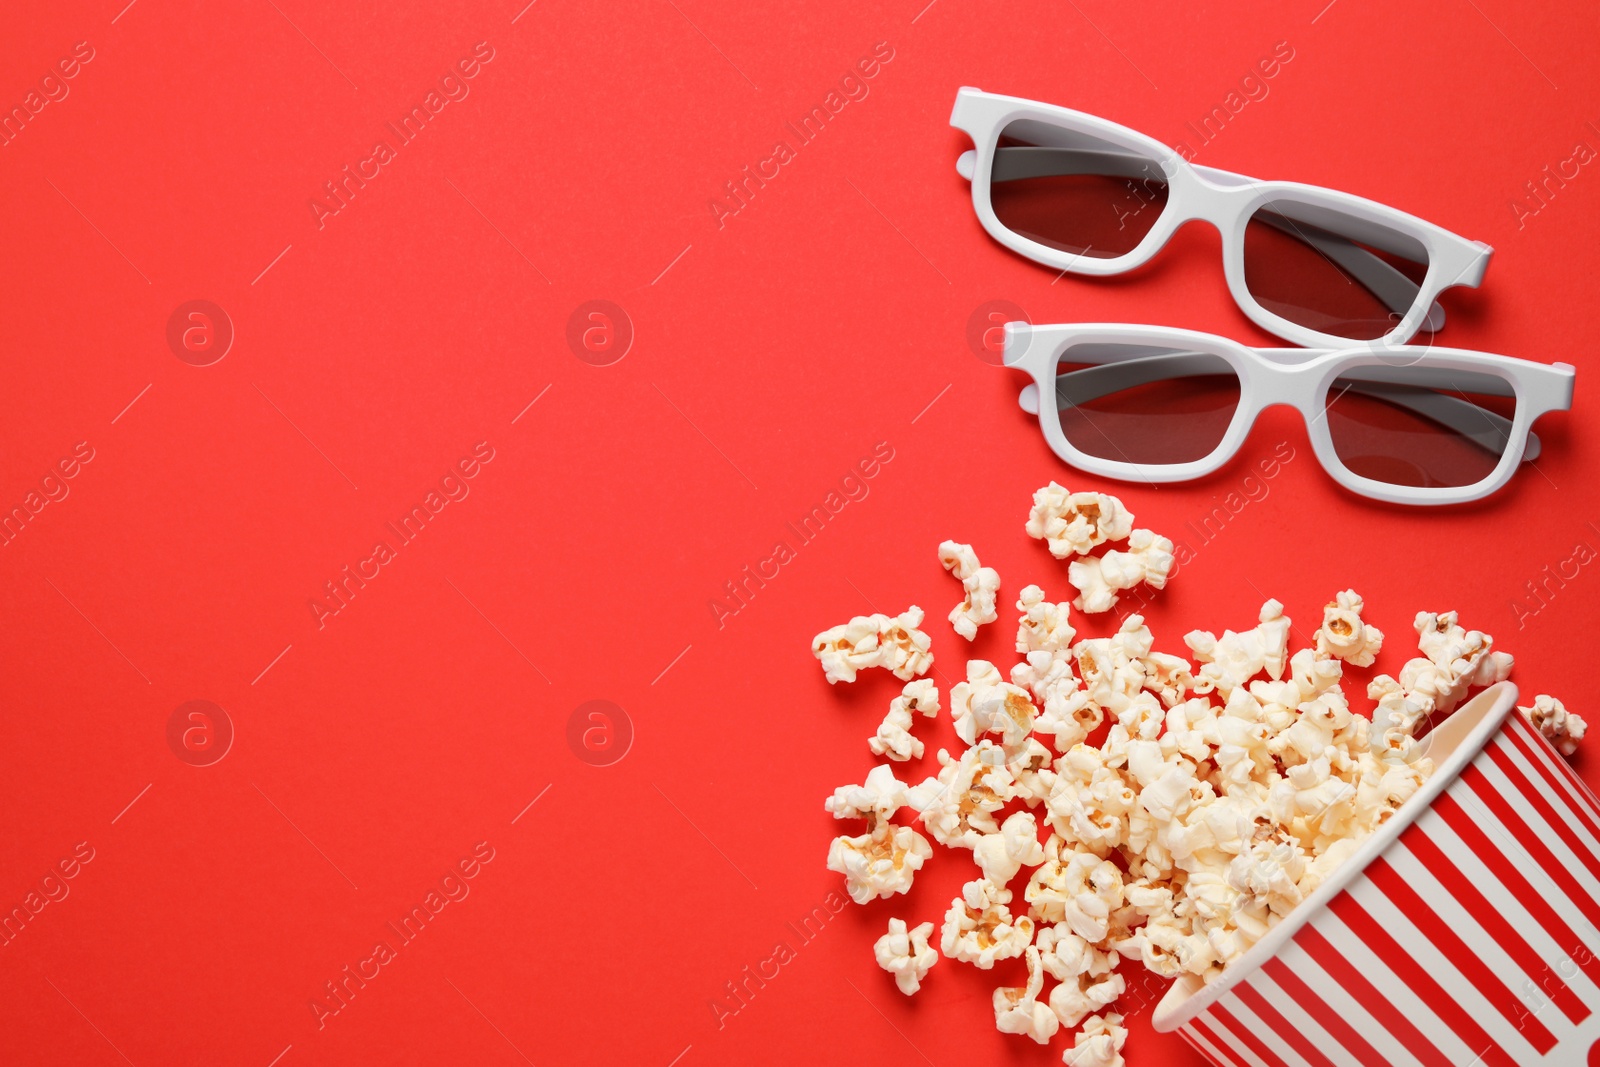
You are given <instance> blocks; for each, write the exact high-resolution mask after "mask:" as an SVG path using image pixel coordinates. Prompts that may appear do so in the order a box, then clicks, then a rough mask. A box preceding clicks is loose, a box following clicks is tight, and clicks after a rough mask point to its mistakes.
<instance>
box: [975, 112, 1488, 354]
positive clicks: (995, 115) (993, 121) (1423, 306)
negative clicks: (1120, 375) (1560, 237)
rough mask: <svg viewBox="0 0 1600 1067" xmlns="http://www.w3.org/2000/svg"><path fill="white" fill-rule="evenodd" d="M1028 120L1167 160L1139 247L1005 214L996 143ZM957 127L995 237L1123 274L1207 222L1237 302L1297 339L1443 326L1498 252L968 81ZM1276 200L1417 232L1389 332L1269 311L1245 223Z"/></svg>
mask: <svg viewBox="0 0 1600 1067" xmlns="http://www.w3.org/2000/svg"><path fill="white" fill-rule="evenodd" d="M1020 119H1030V120H1033V121H1036V122H1041V123H1047V124H1049V125H1052V126H1056V127H1059V128H1061V129H1064V130H1068V131H1072V132H1078V133H1083V134H1087V135H1088V136H1090V137H1094V138H1096V139H1098V140H1101V141H1105V142H1109V143H1110V144H1112V145H1115V146H1117V147H1120V148H1123V149H1125V150H1127V151H1128V152H1129V153H1130V154H1132V155H1134V156H1137V157H1140V158H1143V159H1147V160H1149V161H1151V162H1154V163H1156V164H1158V165H1159V166H1160V167H1161V169H1162V170H1163V171H1164V172H1165V173H1166V178H1167V203H1166V205H1165V207H1164V208H1163V209H1162V211H1161V214H1160V216H1159V217H1158V218H1157V219H1156V221H1155V223H1154V224H1153V225H1152V226H1151V227H1150V231H1149V232H1148V233H1146V234H1145V236H1144V238H1143V240H1141V241H1140V242H1139V244H1138V245H1137V246H1136V247H1134V248H1133V250H1132V251H1130V252H1127V253H1126V254H1124V255H1121V256H1116V257H1113V258H1110V259H1095V258H1092V257H1089V256H1085V255H1083V254H1078V255H1073V254H1072V253H1069V252H1063V251H1061V250H1060V249H1057V248H1052V247H1050V246H1049V245H1046V244H1041V243H1040V242H1038V241H1035V240H1032V239H1031V238H1028V237H1024V236H1023V235H1021V234H1020V233H1017V232H1015V231H1014V230H1011V229H1009V228H1007V227H1006V226H1005V224H1004V223H1002V222H1001V221H1000V220H999V218H998V217H997V216H996V215H995V212H994V206H993V204H992V202H991V200H990V195H989V191H990V176H991V173H992V171H993V166H994V157H995V148H996V145H997V143H998V141H999V139H1000V134H1001V132H1002V131H1004V130H1005V129H1006V127H1007V126H1009V125H1010V124H1011V123H1013V122H1016V121H1018V120H1020ZM950 125H952V126H954V127H955V128H956V129H958V130H962V131H963V132H965V133H966V134H967V136H969V137H971V138H972V143H973V145H974V146H975V149H974V150H973V151H968V152H964V153H962V155H961V157H960V159H959V160H957V163H956V169H957V171H959V172H960V174H961V176H962V177H964V178H966V179H967V180H968V181H970V182H971V183H972V207H973V210H974V211H976V212H977V214H978V218H979V220H980V221H981V222H982V223H983V228H984V229H985V230H987V231H988V232H989V236H991V237H993V238H994V239H995V240H996V241H999V242H1000V243H1001V244H1003V245H1005V246H1006V247H1007V248H1009V249H1011V250H1012V251H1013V252H1017V253H1019V254H1020V255H1024V256H1026V257H1028V258H1029V259H1032V260H1034V261H1035V262H1038V263H1043V264H1045V265H1047V266H1050V267H1054V268H1056V269H1057V270H1060V271H1065V272H1069V273H1073V274H1085V275H1097V276H1104V275H1111V274H1122V273H1124V272H1126V271H1129V270H1132V269H1133V268H1135V267H1138V266H1140V265H1142V264H1143V263H1145V262H1147V261H1148V260H1150V258H1151V257H1153V256H1154V255H1155V254H1156V253H1157V252H1159V251H1160V250H1161V249H1162V247H1163V246H1164V245H1165V244H1166V243H1167V241H1168V240H1169V239H1170V238H1171V237H1172V235H1173V234H1174V233H1176V232H1177V230H1178V228H1179V227H1180V226H1182V225H1183V224H1184V223H1187V222H1195V221H1203V222H1209V223H1211V224H1212V225H1213V226H1215V227H1216V228H1217V230H1218V232H1219V233H1220V234H1221V235H1222V268H1223V274H1224V276H1225V277H1226V279H1227V282H1228V288H1229V290H1230V291H1231V292H1232V293H1233V299H1234V301H1235V302H1236V303H1237V304H1238V305H1239V307H1240V309H1241V310H1242V311H1244V313H1245V314H1246V315H1247V316H1249V317H1250V319H1251V320H1252V321H1253V322H1255V323H1256V324H1257V325H1258V326H1260V327H1262V328H1263V329H1265V330H1267V331H1268V332H1270V333H1273V334H1276V335H1277V336H1279V337H1282V338H1284V339H1285V340H1288V341H1293V342H1294V343H1295V344H1299V345H1306V346H1344V345H1350V344H1356V343H1365V344H1389V345H1395V344H1403V343H1405V342H1407V341H1409V340H1411V338H1413V337H1414V336H1416V334H1417V331H1418V330H1420V329H1421V328H1422V327H1423V326H1424V325H1426V326H1427V328H1428V329H1429V330H1430V331H1436V330H1438V329H1439V328H1440V327H1442V326H1443V325H1444V310H1443V309H1442V308H1440V307H1439V306H1438V305H1437V304H1436V303H1435V301H1436V300H1437V298H1438V296H1439V294H1440V293H1441V292H1443V291H1444V290H1445V289H1449V288H1451V287H1453V286H1457V285H1464V286H1470V287H1473V288H1476V287H1477V286H1478V285H1479V284H1480V283H1481V282H1482V281H1483V272H1484V270H1485V269H1486V268H1487V267H1488V265H1489V259H1490V257H1491V256H1492V255H1493V254H1494V249H1493V248H1491V247H1490V246H1489V245H1486V244H1484V243H1483V242H1481V241H1471V240H1468V239H1467V238H1465V237H1462V236H1460V235H1458V234H1454V233H1451V232H1450V231H1449V230H1446V229H1444V228H1443V227H1441V226H1436V225H1434V224H1433V223H1431V222H1428V221H1427V220H1425V219H1419V218H1417V217H1416V216H1415V215H1408V214H1406V213H1405V212H1403V211H1399V210H1397V209H1395V208H1392V207H1389V206H1387V205H1385V204H1380V203H1377V202H1376V201H1373V200H1367V199H1365V198H1364V197H1359V196H1354V195H1352V194H1350V193H1341V192H1338V191H1336V190H1333V189H1325V188H1322V187H1320V186H1316V185H1303V184H1300V183H1298V182H1280V181H1269V182H1263V181H1257V180H1256V179H1254V178H1247V177H1245V176H1243V175H1240V174H1233V173H1230V172H1228V171H1223V170H1217V169H1214V168H1212V167H1201V166H1196V165H1195V164H1192V163H1189V162H1188V161H1187V160H1185V159H1184V158H1183V157H1182V156H1180V155H1179V154H1178V153H1177V152H1175V151H1174V150H1173V149H1172V148H1170V147H1168V146H1167V145H1164V144H1162V143H1161V142H1160V141H1157V140H1155V139H1154V138H1151V137H1146V136H1145V135H1144V134H1142V133H1139V132H1137V131H1135V130H1131V129H1129V128H1128V127H1126V126H1120V125H1118V124H1117V123H1114V122H1109V121H1107V120H1105V119H1102V118H1098V117H1096V116H1094V115H1089V114H1085V113H1084V112H1081V111H1073V110H1071V109H1070V108H1065V107H1057V106H1055V105H1053V104H1043V103H1039V102H1037V101H1033V100H1024V99H1022V98H1020V97H1015V96H1001V95H998V94H995V93H986V92H984V91H983V90H981V89H974V88H971V87H965V88H962V89H961V90H960V91H958V92H957V93H956V102H955V107H954V109H953V110H952V111H951V113H950ZM1278 199H1285V200H1290V201H1292V202H1293V203H1295V204H1298V205H1304V206H1310V207H1312V208H1313V209H1315V208H1316V207H1325V208H1327V209H1329V210H1332V211H1337V212H1339V213H1340V214H1341V215H1343V216H1345V217H1346V218H1353V219H1356V220H1360V221H1361V222H1364V223H1367V224H1370V225H1371V227H1372V229H1371V230H1370V231H1369V232H1367V233H1366V234H1363V235H1362V239H1363V240H1366V239H1367V238H1369V237H1376V238H1377V241H1376V242H1373V241H1369V242H1368V243H1371V244H1372V245H1373V247H1379V248H1381V247H1382V245H1381V243H1378V242H1381V241H1382V239H1383V235H1384V234H1385V233H1389V234H1399V235H1401V236H1403V237H1408V238H1411V239H1413V240H1415V241H1417V242H1419V243H1420V244H1421V245H1422V247H1423V248H1424V249H1425V250H1426V251H1427V254H1428V269H1427V274H1426V276H1425V277H1424V279H1423V281H1422V284H1421V285H1420V286H1419V291H1418V293H1417V295H1416V297H1415V299H1414V300H1413V301H1412V304H1411V306H1410V308H1409V309H1407V311H1406V313H1405V315H1404V316H1402V317H1401V318H1400V320H1399V321H1398V322H1397V323H1395V325H1394V327H1393V328H1392V329H1391V330H1390V331H1389V332H1388V333H1386V334H1384V335H1383V336H1382V337H1379V338H1376V339H1375V340H1371V341H1357V340H1355V339H1352V338H1349V337H1345V336H1342V335H1340V334H1333V333H1323V332H1321V331H1318V330H1314V329H1312V328H1310V327H1308V326H1303V325H1301V324H1299V323H1297V322H1294V321H1292V320H1290V319H1287V318H1284V317H1283V316H1282V315H1279V314H1277V313H1276V312H1273V311H1268V310H1267V309H1266V308H1265V307H1263V306H1262V305H1261V304H1260V302H1259V301H1257V300H1256V298H1255V296H1254V295H1252V294H1251V292H1250V289H1249V287H1248V286H1247V285H1246V283H1245V265H1244V235H1245V226H1246V224H1247V223H1249V221H1250V218H1251V216H1252V215H1253V214H1254V213H1255V211H1256V209H1257V208H1259V207H1260V206H1261V205H1262V204H1264V203H1267V202H1269V201H1273V200H1278ZM1373 263H1374V264H1379V265H1380V266H1377V267H1375V269H1376V270H1378V271H1380V272H1381V271H1383V270H1385V269H1387V270H1389V271H1391V272H1393V273H1394V274H1396V275H1397V276H1398V272H1395V271H1393V268H1389V267H1388V265H1387V264H1386V263H1384V262H1383V261H1382V260H1380V259H1378V258H1376V257H1374V258H1373ZM1402 277H1403V276H1402Z"/></svg>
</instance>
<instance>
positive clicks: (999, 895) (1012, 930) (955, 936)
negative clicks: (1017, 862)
mask: <svg viewBox="0 0 1600 1067" xmlns="http://www.w3.org/2000/svg"><path fill="white" fill-rule="evenodd" d="M1010 903H1011V890H1009V889H1006V888H1005V887H1004V886H997V885H995V884H994V883H993V882H991V881H989V880H988V879H987V878H979V879H976V880H974V881H971V882H968V883H967V884H966V885H964V886H962V887H961V895H960V896H959V897H956V898H955V899H954V900H952V901H951V902H950V910H949V911H947V912H945V917H944V928H943V930H942V931H941V935H940V942H939V947H940V949H942V950H943V951H944V954H945V956H947V957H948V958H950V959H953V960H961V961H962V962H964V963H971V964H974V965H975V966H977V968H978V969H979V970H983V971H987V970H989V969H990V968H992V967H993V966H994V964H995V961H996V960H1009V959H1013V958H1014V957H1017V956H1020V955H1022V953H1023V951H1024V950H1026V949H1027V947H1028V945H1029V943H1030V942H1031V941H1032V940H1033V920H1032V919H1030V918H1028V917H1027V916H1022V917H1021V918H1018V919H1013V918H1012V917H1011V909H1010V908H1008V907H1007V906H1006V905H1008V904H1010Z"/></svg>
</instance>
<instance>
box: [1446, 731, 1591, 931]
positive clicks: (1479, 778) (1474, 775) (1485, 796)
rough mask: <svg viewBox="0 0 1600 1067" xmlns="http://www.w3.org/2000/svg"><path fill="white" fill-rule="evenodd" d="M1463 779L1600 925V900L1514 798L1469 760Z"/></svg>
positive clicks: (1547, 873)
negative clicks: (1518, 810) (1559, 858)
mask: <svg viewBox="0 0 1600 1067" xmlns="http://www.w3.org/2000/svg"><path fill="white" fill-rule="evenodd" d="M1461 780H1462V781H1463V782H1466V783H1467V785H1468V786H1469V787H1471V789H1472V794H1473V796H1475V797H1476V798H1477V799H1478V801H1479V802H1480V803H1481V804H1483V805H1484V806H1485V807H1486V808H1488V809H1489V810H1490V811H1491V812H1493V813H1494V816H1495V818H1497V819H1499V820H1500V822H1501V824H1502V825H1504V826H1505V828H1506V829H1507V830H1508V831H1510V833H1511V835H1512V836H1513V837H1514V838H1515V839H1516V841H1517V843H1518V844H1519V845H1521V846H1522V847H1523V848H1524V849H1526V850H1527V852H1528V854H1529V855H1531V856H1532V857H1533V858H1534V860H1535V861H1536V863H1537V864H1538V866H1539V869H1540V870H1541V871H1542V872H1543V873H1544V874H1545V875H1546V876H1548V877H1549V878H1550V879H1551V880H1552V881H1554V882H1555V883H1556V885H1557V886H1558V887H1560V889H1561V891H1562V892H1563V893H1565V894H1566V895H1567V899H1568V900H1569V901H1571V903H1572V905H1573V906H1575V907H1576V908H1577V909H1578V910H1579V911H1581V912H1582V913H1583V915H1584V917H1585V918H1587V919H1588V920H1589V923H1590V925H1591V926H1594V927H1595V928H1596V929H1600V901H1596V900H1595V899H1594V897H1593V896H1592V895H1591V894H1589V893H1585V892H1584V891H1583V888H1582V887H1581V886H1579V885H1578V880H1577V879H1576V878H1574V877H1573V876H1572V872H1571V871H1569V870H1567V868H1566V866H1565V865H1564V864H1561V863H1559V862H1557V860H1556V858H1555V856H1554V855H1552V854H1551V852H1550V849H1549V848H1547V847H1546V846H1545V843H1544V842H1543V841H1541V840H1540V839H1539V838H1538V836H1537V835H1536V834H1535V833H1534V832H1533V828H1532V827H1530V826H1529V825H1528V824H1527V822H1526V821H1524V820H1523V818H1522V816H1521V815H1518V814H1517V813H1516V811H1515V810H1513V809H1512V807H1511V804H1510V802H1509V801H1507V800H1506V798H1505V797H1504V796H1502V795H1501V794H1500V791H1499V790H1498V789H1496V788H1495V786H1494V783H1493V782H1491V781H1489V779H1488V776H1486V775H1485V774H1484V773H1483V771H1482V770H1481V769H1479V768H1478V767H1477V766H1475V765H1473V764H1470V763H1469V764H1468V765H1467V766H1466V768H1465V769H1464V770H1463V771H1462V772H1461Z"/></svg>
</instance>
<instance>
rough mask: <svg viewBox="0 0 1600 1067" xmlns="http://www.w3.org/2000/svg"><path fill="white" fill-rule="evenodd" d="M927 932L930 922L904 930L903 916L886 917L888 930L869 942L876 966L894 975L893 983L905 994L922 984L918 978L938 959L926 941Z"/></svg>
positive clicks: (910, 992)
mask: <svg viewBox="0 0 1600 1067" xmlns="http://www.w3.org/2000/svg"><path fill="white" fill-rule="evenodd" d="M931 933H933V924H932V923H923V924H922V925H920V926H914V927H912V928H911V929H909V930H908V929H906V922H905V920H904V919H890V920H889V932H888V933H886V934H884V935H883V936H882V937H880V938H878V940H877V941H876V942H874V943H873V946H872V954H873V956H875V957H877V960H878V966H879V967H882V968H883V969H884V970H886V971H888V972H889V973H890V974H892V975H894V984H895V985H897V986H899V987H900V992H902V993H904V994H905V995H906V996H908V997H909V996H911V995H912V994H913V993H915V992H916V991H917V990H919V989H921V988H922V980H923V979H924V978H926V977H927V976H928V972H929V971H931V970H933V965H934V964H935V963H937V962H939V953H938V952H937V951H935V950H934V949H933V948H932V947H930V946H929V944H928V935H929V934H931Z"/></svg>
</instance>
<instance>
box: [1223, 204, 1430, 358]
mask: <svg viewBox="0 0 1600 1067" xmlns="http://www.w3.org/2000/svg"><path fill="white" fill-rule="evenodd" d="M1427 273H1428V253H1427V250H1426V249H1424V248H1423V247H1422V245H1421V243H1419V242H1418V241H1416V240H1415V239H1414V238H1411V237H1408V236H1406V235H1405V234H1402V233H1398V232H1396V231H1392V230H1390V229H1388V228H1387V227H1383V226H1379V225H1376V224H1374V223H1369V222H1366V221H1365V220H1362V219H1357V218H1354V217H1351V216H1347V215H1343V214H1340V213H1338V212H1335V211H1330V210H1328V209H1327V208H1323V207H1319V206H1316V205H1311V204H1300V203H1295V202H1292V201H1276V202H1272V203H1268V204H1264V205H1263V206H1262V207H1260V208H1258V209H1257V210H1256V213H1255V214H1254V215H1252V216H1251V217H1250V221H1249V223H1248V224H1247V225H1246V226H1245V232H1244V276H1245V286H1246V287H1247V288H1248V289H1249V290H1250V292H1251V294H1252V295H1253V296H1254V297H1255V298H1256V300H1257V302H1258V303H1260V304H1261V306H1262V307H1264V308H1266V309H1267V310H1268V311H1270V312H1272V313H1274V314H1276V315H1281V316H1282V317H1283V318H1286V319H1288V320H1289V321H1290V322H1293V323H1297V324H1298V325H1301V326H1306V327H1309V328H1310V329H1313V330H1317V331H1318V332H1320V333H1328V334H1334V335H1336V336H1339V337H1348V338H1351V339H1352V340H1358V341H1371V340H1376V339H1377V338H1379V337H1382V336H1384V335H1385V334H1387V333H1388V332H1389V331H1390V330H1392V329H1394V328H1395V326H1396V325H1397V324H1398V323H1399V322H1400V320H1401V319H1402V318H1403V317H1405V314H1406V312H1408V311H1410V310H1411V307H1412V305H1413V304H1415V303H1416V302H1417V296H1418V290H1419V289H1420V288H1421V285H1422V281H1423V279H1424V278H1425V277H1426V276H1427Z"/></svg>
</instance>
